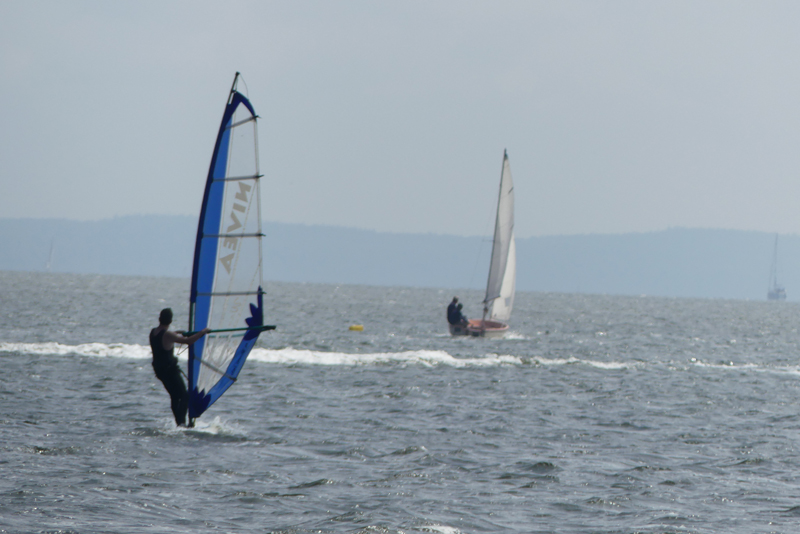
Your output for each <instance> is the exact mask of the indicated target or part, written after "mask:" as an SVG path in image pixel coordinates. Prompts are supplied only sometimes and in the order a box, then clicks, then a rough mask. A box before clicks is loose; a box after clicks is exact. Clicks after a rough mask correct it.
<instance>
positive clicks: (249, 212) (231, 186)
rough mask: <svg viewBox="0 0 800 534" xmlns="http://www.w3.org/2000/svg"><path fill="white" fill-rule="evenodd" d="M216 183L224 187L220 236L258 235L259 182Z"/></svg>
mask: <svg viewBox="0 0 800 534" xmlns="http://www.w3.org/2000/svg"><path fill="white" fill-rule="evenodd" d="M217 183H221V184H224V186H225V194H224V198H223V200H222V207H221V210H222V217H221V221H220V225H219V232H218V233H219V234H220V235H227V234H251V235H252V234H258V233H260V231H261V225H260V224H259V215H260V213H259V212H260V209H259V207H260V206H259V205H258V199H259V192H258V187H259V182H258V181H257V180H235V181H231V182H217Z"/></svg>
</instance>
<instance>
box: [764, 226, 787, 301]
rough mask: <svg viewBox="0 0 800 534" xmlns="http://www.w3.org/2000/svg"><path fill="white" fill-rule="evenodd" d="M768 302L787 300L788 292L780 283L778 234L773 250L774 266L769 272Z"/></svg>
mask: <svg viewBox="0 0 800 534" xmlns="http://www.w3.org/2000/svg"><path fill="white" fill-rule="evenodd" d="M767 300H786V290H785V289H784V287H783V286H782V285H780V284H779V283H778V234H775V246H774V247H773V249H772V266H771V267H770V270H769V289H767Z"/></svg>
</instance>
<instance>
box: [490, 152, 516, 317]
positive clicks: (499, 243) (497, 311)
mask: <svg viewBox="0 0 800 534" xmlns="http://www.w3.org/2000/svg"><path fill="white" fill-rule="evenodd" d="M516 279H517V253H516V245H515V242H514V181H513V180H512V179H511V167H510V166H509V164H508V153H506V152H505V151H504V152H503V170H502V173H501V175H500V195H499V198H498V200H497V220H496V221H495V226H494V242H493V244H492V262H491V264H490V266H489V281H488V282H487V284H486V298H485V299H484V305H485V306H487V308H488V310H489V313H488V316H489V318H490V319H492V320H495V321H501V322H506V321H508V320H509V319H510V318H511V309H512V308H513V306H514V290H515V285H516Z"/></svg>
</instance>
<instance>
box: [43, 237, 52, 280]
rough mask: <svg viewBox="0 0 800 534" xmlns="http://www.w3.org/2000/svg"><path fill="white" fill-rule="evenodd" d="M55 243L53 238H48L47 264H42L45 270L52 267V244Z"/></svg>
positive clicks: (47, 270)
mask: <svg viewBox="0 0 800 534" xmlns="http://www.w3.org/2000/svg"><path fill="white" fill-rule="evenodd" d="M54 244H55V238H54V239H51V240H50V255H49V256H48V257H47V264H46V265H45V266H44V270H45V272H48V273H49V272H50V270H51V269H52V268H53V245H54Z"/></svg>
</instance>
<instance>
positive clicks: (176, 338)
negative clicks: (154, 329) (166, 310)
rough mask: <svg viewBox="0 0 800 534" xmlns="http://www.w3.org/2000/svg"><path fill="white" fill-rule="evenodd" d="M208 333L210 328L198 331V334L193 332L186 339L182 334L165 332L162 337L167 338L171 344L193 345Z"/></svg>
mask: <svg viewBox="0 0 800 534" xmlns="http://www.w3.org/2000/svg"><path fill="white" fill-rule="evenodd" d="M209 332H211V329H210V328H204V329H202V330H200V331H199V332H195V333H194V334H192V335H191V336H189V337H186V336H184V335H183V334H179V333H178V332H171V331H169V330H167V331H166V332H165V333H164V336H165V337H169V339H170V341H172V342H173V343H181V344H183V345H191V344H192V343H194V342H195V341H197V340H198V339H200V338H201V337H203V336H204V335H206V334H208V333H209Z"/></svg>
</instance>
